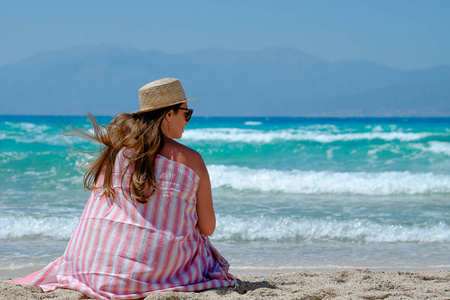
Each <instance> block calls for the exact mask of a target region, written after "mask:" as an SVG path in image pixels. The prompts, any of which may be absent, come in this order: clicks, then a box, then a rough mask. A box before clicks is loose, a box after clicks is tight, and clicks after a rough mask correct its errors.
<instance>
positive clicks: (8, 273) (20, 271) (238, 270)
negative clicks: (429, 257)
mask: <svg viewBox="0 0 450 300" xmlns="http://www.w3.org/2000/svg"><path fill="white" fill-rule="evenodd" d="M46 266H47V265H32V266H27V267H17V268H0V281H1V280H12V279H18V278H23V277H25V276H27V275H29V274H31V273H33V272H36V271H39V270H42V269H43V268H44V267H46ZM344 270H370V271H372V272H384V273H395V272H414V273H420V272H449V273H450V266H423V267H418V266H414V267H410V266H403V267H386V266H369V267H360V266H329V267H284V266H282V267H233V266H231V267H230V273H231V274H233V275H237V276H247V275H254V276H266V275H269V274H271V273H281V274H289V273H299V272H300V273H301V272H311V273H325V272H335V271H344Z"/></svg>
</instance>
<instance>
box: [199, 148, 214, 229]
mask: <svg viewBox="0 0 450 300" xmlns="http://www.w3.org/2000/svg"><path fill="white" fill-rule="evenodd" d="M198 157H199V159H197V163H196V165H197V166H196V167H197V168H196V169H197V170H196V172H197V174H198V175H199V176H200V182H199V186H198V190H197V215H198V227H199V229H200V233H201V234H203V235H206V236H209V235H211V234H213V232H214V230H215V229H216V215H215V213H214V206H213V201H212V193H211V182H210V180H209V174H208V169H206V165H205V163H204V161H203V159H202V157H201V156H200V154H198Z"/></svg>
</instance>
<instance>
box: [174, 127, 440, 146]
mask: <svg viewBox="0 0 450 300" xmlns="http://www.w3.org/2000/svg"><path fill="white" fill-rule="evenodd" d="M443 135H445V136H448V134H442V133H430V132H401V131H395V132H379V131H374V132H359V133H358V132H347V133H334V132H326V131H310V130H305V129H283V130H270V131H263V130H256V129H240V128H205V129H188V130H186V131H185V132H184V134H183V140H186V141H225V142H243V143H271V142H274V141H313V142H318V143H333V142H349V141H360V140H376V139H379V140H384V141H389V142H391V141H394V140H399V141H401V142H411V141H418V140H422V139H425V138H428V137H431V136H443Z"/></svg>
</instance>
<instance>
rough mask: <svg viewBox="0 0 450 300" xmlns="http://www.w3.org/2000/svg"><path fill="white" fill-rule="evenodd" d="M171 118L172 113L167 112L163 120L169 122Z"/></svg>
mask: <svg viewBox="0 0 450 300" xmlns="http://www.w3.org/2000/svg"><path fill="white" fill-rule="evenodd" d="M171 118H172V111H169V112H168V113H167V114H166V115H165V116H164V119H166V121H167V122H170V119H171Z"/></svg>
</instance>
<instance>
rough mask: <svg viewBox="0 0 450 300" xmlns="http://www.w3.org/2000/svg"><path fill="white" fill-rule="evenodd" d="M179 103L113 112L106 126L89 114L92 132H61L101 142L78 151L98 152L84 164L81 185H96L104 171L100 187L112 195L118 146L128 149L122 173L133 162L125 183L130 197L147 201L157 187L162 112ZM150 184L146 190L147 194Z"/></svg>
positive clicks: (143, 201)
mask: <svg viewBox="0 0 450 300" xmlns="http://www.w3.org/2000/svg"><path fill="white" fill-rule="evenodd" d="M180 106H181V104H177V105H174V106H169V107H165V108H162V109H159V110H155V111H151V112H147V113H141V114H137V115H134V116H133V115H131V114H127V113H122V114H119V115H117V116H116V117H115V118H114V119H113V120H112V121H111V122H110V123H109V125H108V126H100V125H99V124H98V122H97V120H96V119H95V118H94V116H92V115H91V114H89V115H88V119H89V121H90V123H91V124H92V127H93V132H88V131H82V130H72V131H70V132H68V133H66V134H65V135H67V136H78V137H82V138H86V139H88V140H91V141H94V142H97V143H100V144H101V148H100V150H98V151H91V152H89V151H81V150H78V149H75V150H77V151H81V152H88V153H93V152H94V153H96V152H98V153H99V154H98V155H97V156H96V157H94V159H92V160H90V161H89V162H88V164H87V165H86V168H87V172H86V173H85V175H84V180H83V183H84V187H85V189H88V190H93V189H97V188H99V186H98V184H97V183H98V180H99V178H100V175H101V174H102V173H103V172H104V180H103V185H102V186H101V188H102V189H103V193H104V194H105V195H107V196H109V197H115V193H114V188H113V182H112V173H113V171H114V162H115V159H116V155H117V153H118V152H119V151H120V149H122V148H126V149H129V150H131V151H127V158H128V159H129V164H128V166H126V167H125V168H124V170H123V174H121V175H122V178H124V177H125V173H126V172H127V170H128V168H129V166H130V165H131V164H134V170H133V173H132V174H131V177H130V182H129V187H130V193H131V196H132V198H133V199H135V200H136V201H138V202H140V203H147V202H148V201H149V198H150V197H151V196H152V195H153V194H154V193H155V191H156V189H157V188H158V186H157V183H156V178H155V172H154V166H155V157H156V155H157V154H158V153H159V151H160V150H161V148H162V147H163V143H164V140H163V134H162V131H161V123H162V120H163V119H164V116H165V115H166V114H167V113H168V112H169V111H170V110H172V109H173V110H174V111H175V112H177V111H178V109H179V108H180ZM148 188H150V194H148V192H146V191H148Z"/></svg>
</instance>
